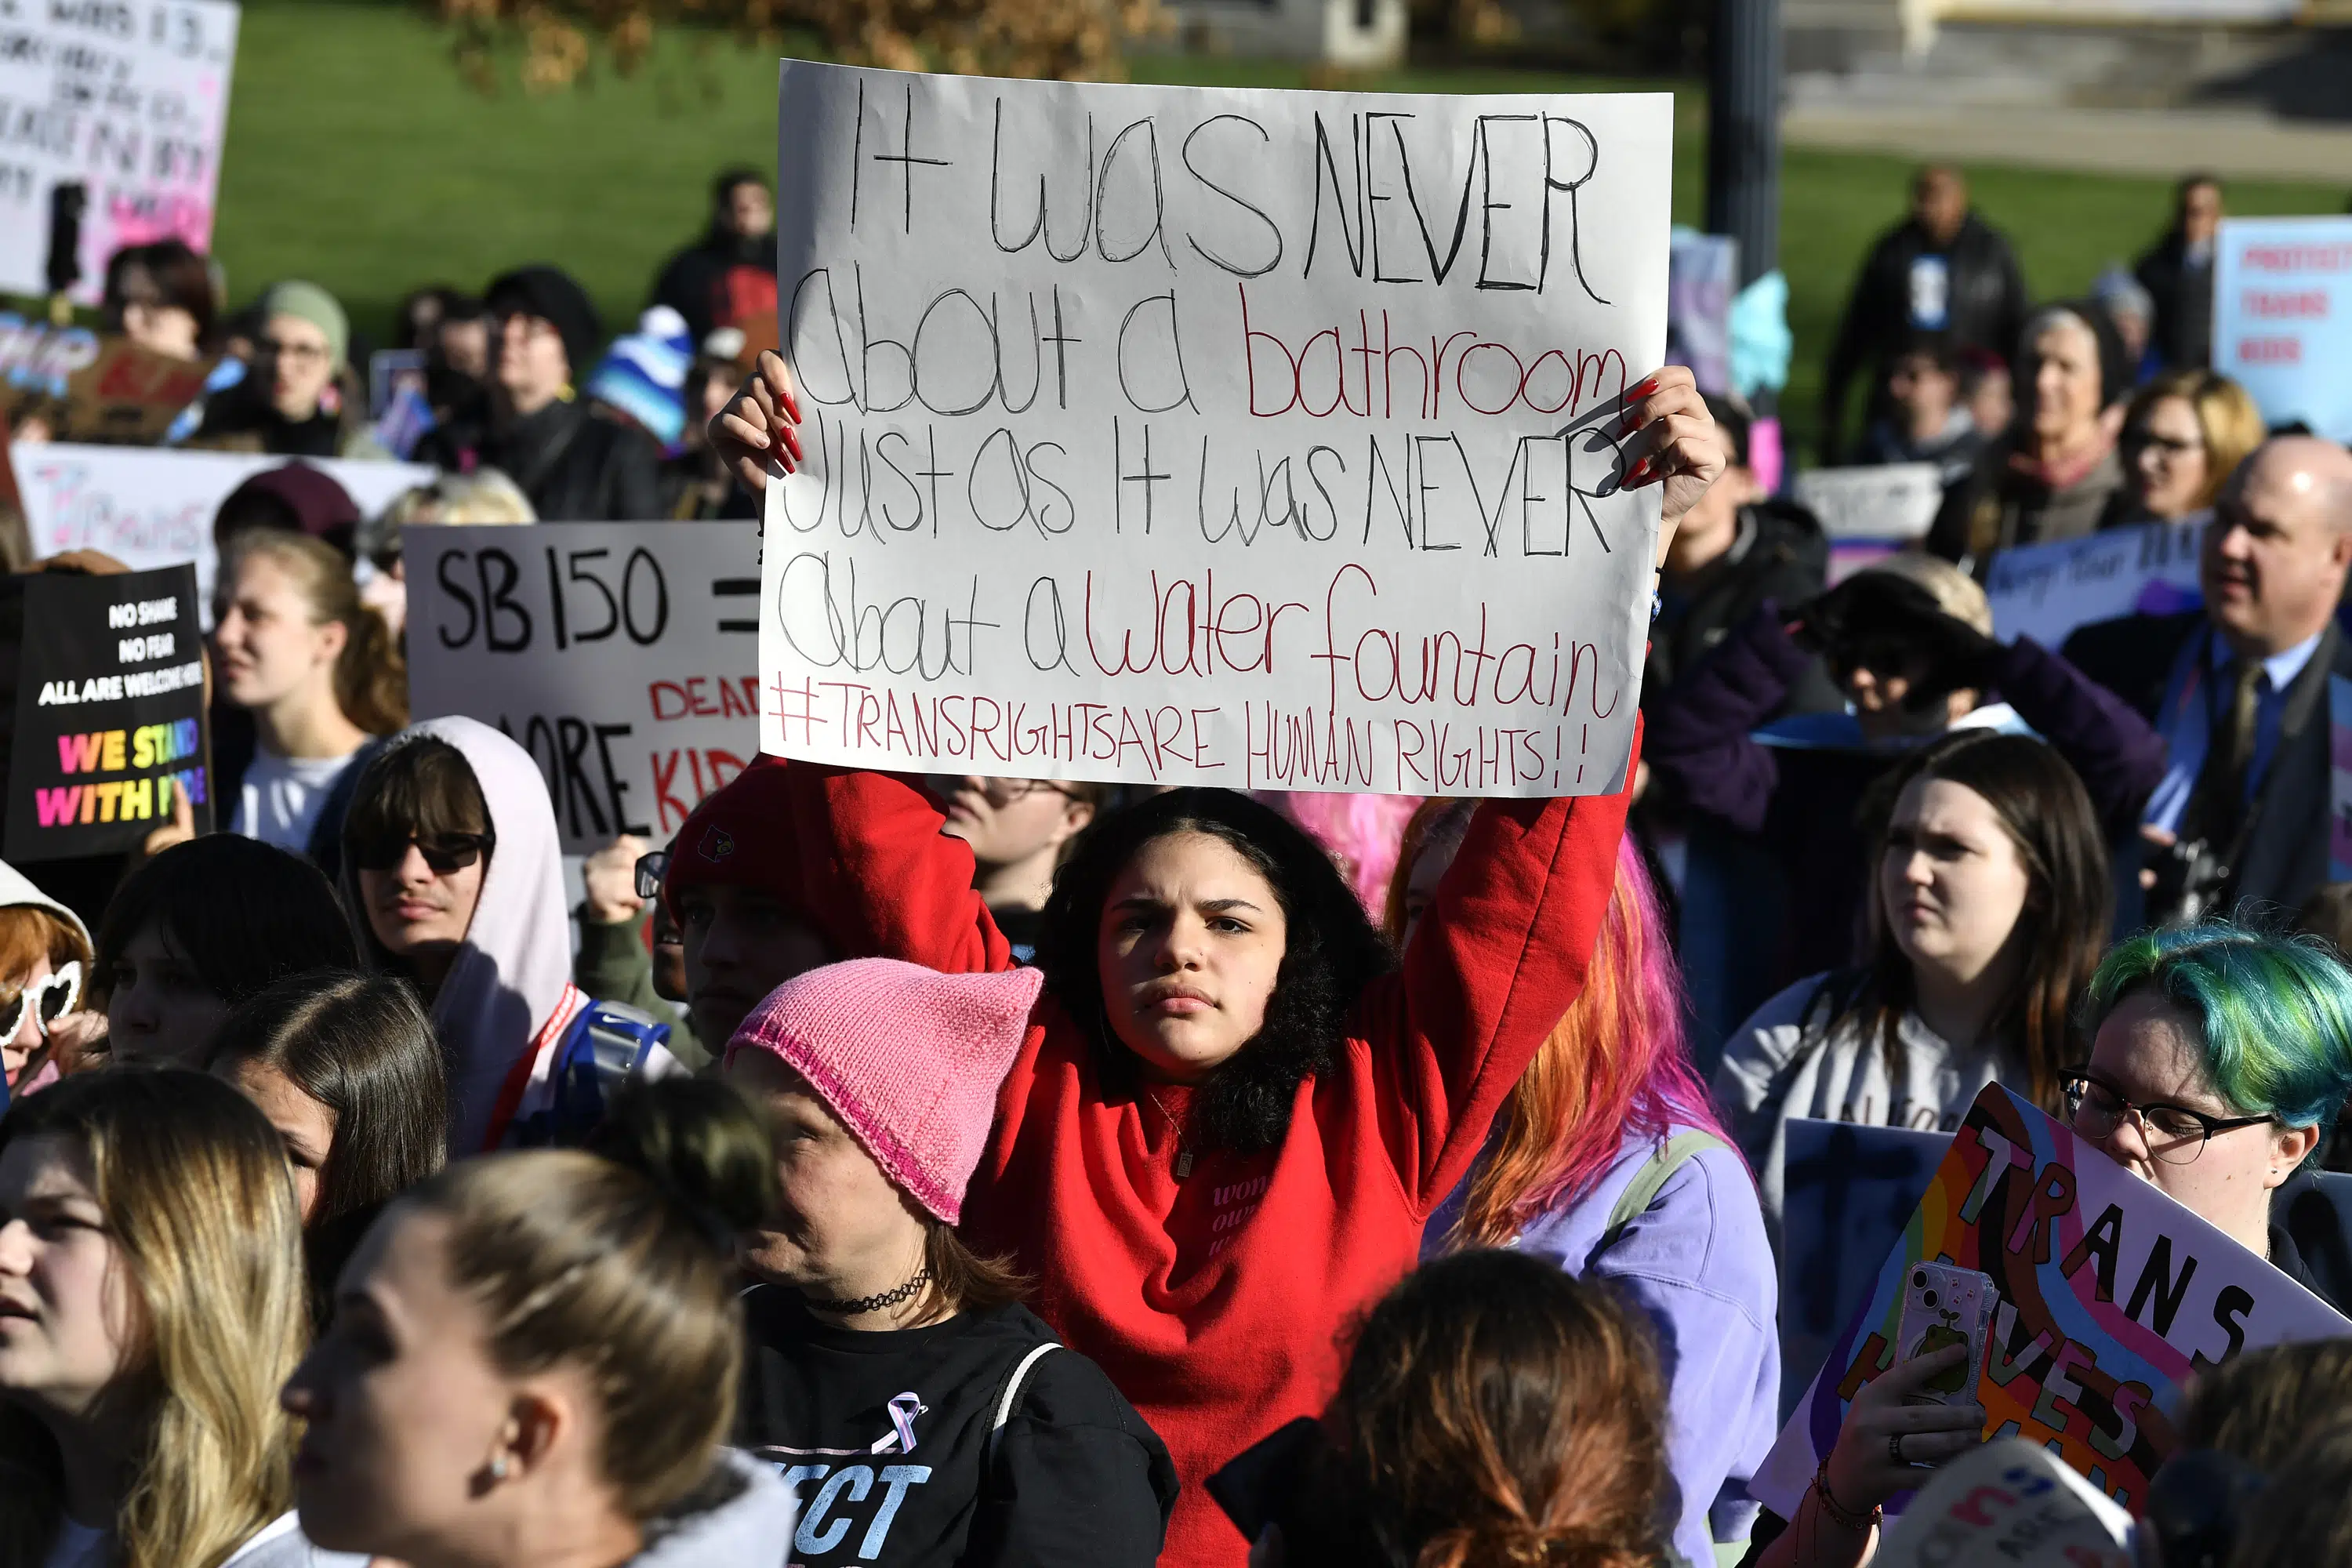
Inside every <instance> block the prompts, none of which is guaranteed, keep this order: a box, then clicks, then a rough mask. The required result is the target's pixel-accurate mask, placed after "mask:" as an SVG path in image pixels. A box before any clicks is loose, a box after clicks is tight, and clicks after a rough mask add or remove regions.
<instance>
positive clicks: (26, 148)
mask: <svg viewBox="0 0 2352 1568" xmlns="http://www.w3.org/2000/svg"><path fill="white" fill-rule="evenodd" d="M236 22H237V8H236V6H235V5H226V4H224V3H223V0H0V292H6V293H16V294H45V293H47V292H48V289H49V277H48V258H49V247H50V242H51V228H52V223H53V219H54V216H55V215H56V213H57V212H58V208H59V207H60V206H61V205H65V204H66V203H67V202H69V201H70V200H71V195H70V192H71V189H72V187H75V186H79V188H80V190H81V193H82V201H81V209H82V210H81V214H80V243H79V246H78V247H76V250H75V255H76V258H78V259H79V263H80V267H81V279H80V281H79V283H77V284H76V285H75V287H74V289H73V297H74V299H75V300H79V302H81V303H83V304H85V305H88V304H95V303H96V302H97V301H98V298H99V292H100V286H101V285H102V284H103V283H104V281H105V279H106V259H107V258H108V257H110V256H112V255H113V254H114V253H115V252H116V251H117V250H119V249H121V247H124V246H126V245H144V244H146V243H147V242H149V241H150V240H157V239H182V240H185V241H186V242H187V243H188V244H189V245H190V246H192V247H194V248H195V249H196V250H198V251H209V250H211V249H212V234H213V196H214V192H215V188H216V187H217V185H218V184H219V180H220V154H221V137H222V134H223V132H225V131H226V129H227V126H228V83H229V70H230V67H231V65H232V63H233V62H234V61H235V60H236ZM61 191H62V192H65V193H67V195H64V196H62V197H61V196H60V195H59V193H60V192H61Z"/></svg>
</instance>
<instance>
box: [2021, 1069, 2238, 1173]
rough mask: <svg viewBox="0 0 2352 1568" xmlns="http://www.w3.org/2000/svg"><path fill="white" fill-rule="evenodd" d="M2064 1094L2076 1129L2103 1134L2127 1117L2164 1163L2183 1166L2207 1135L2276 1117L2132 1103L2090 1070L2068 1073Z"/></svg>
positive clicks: (2106, 1135)
mask: <svg viewBox="0 0 2352 1568" xmlns="http://www.w3.org/2000/svg"><path fill="white" fill-rule="evenodd" d="M2061 1083H2062V1086H2063V1088H2064V1089H2065V1093H2066V1114H2067V1116H2068V1117H2069V1118H2070V1119H2072V1120H2073V1121H2074V1130H2075V1131H2077V1132H2081V1133H2083V1134H2084V1135H2085V1136H2088V1137H2091V1138H2094V1139H2101V1138H2109V1137H2112V1136H2114V1134H2115V1131H2116V1128H2118V1127H2120V1126H2122V1125H2123V1123H2124V1119H2125V1118H2126V1117H2130V1118H2131V1119H2132V1120H2133V1121H2137V1122H2138V1123H2139V1130H2140V1137H2141V1138H2142V1139H2144V1140H2145V1141H2146V1142H2147V1152H2148V1153H2149V1155H2150V1156H2151V1157H2153V1158H2155V1159H2158V1160H2161V1161H2163V1162H2164V1163H2166V1164H2168V1165H2186V1164H2189V1163H2191V1162H2193V1161H2194V1160H2195V1159H2196V1158H2197V1156H2198V1155H2200V1154H2201V1153H2203V1152H2205V1143H2206V1140H2208V1139H2210V1138H2214V1137H2218V1136H2220V1135H2221V1133H2224V1132H2235V1131H2237V1130H2238V1129H2239V1128H2241V1127H2259V1126H2261V1125H2262V1124H2263V1122H2266V1121H2275V1120H2277V1119H2276V1118H2275V1117H2270V1116H2208V1115H2207V1114H2206V1113H2205V1112H2203V1111H2201V1110H2189V1108H2188V1107H2187V1106H2185V1105H2135V1104H2133V1103H2132V1102H2131V1101H2130V1100H2126V1099H2125V1098H2124V1097H2123V1096H2122V1095H2120V1094H2118V1093H2116V1091H2115V1089H2112V1088H2111V1087H2109V1086H2108V1085H2106V1084H2104V1083H2101V1082H2100V1081H2099V1080H2098V1079H2095V1078H2093V1077H2092V1076H2091V1075H2090V1074H2088V1073H2081V1072H2078V1073H2069V1074H2067V1075H2066V1077H2065V1078H2064V1079H2062V1080H2061Z"/></svg>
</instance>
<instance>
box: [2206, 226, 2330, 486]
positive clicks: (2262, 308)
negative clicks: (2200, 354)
mask: <svg viewBox="0 0 2352 1568" xmlns="http://www.w3.org/2000/svg"><path fill="white" fill-rule="evenodd" d="M2213 368H2214V369H2215V370H2218V371H2220V372H2221V373H2222V374H2225V375H2228V376H2231V377H2233V378H2234V379H2235V380H2237V381H2238V382H2239V383H2240V384H2242V385H2243V386H2244V387H2245V389H2246V391H2247V392H2248V393H2250V394H2252V396H2253V400H2254V403H2255V405H2257V406H2258V407H2260V408H2261V409H2262V411H2263V418H2265V419H2267V420H2269V421H2270V422H2271V423H2272V424H2273V425H2284V424H2286V423H2288V422H2290V421H2293V420H2298V419H2299V420H2302V421H2303V422H2305V424H2307V425H2309V426H2311V427H2312V428H2313V429H2315V430H2316V431H2318V432H2319V433H2320V434H2321V435H2323V436H2332V437H2335V438H2336V440H2338V441H2352V217H2267V218H2229V219H2226V220H2224V221H2223V223H2222V225H2221V237H2220V238H2219V239H2217V240H2216V241H2214V247H2213Z"/></svg>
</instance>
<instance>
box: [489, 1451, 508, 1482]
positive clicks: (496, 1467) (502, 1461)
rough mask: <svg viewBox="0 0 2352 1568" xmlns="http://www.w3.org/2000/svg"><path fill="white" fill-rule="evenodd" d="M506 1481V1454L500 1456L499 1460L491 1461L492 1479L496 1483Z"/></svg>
mask: <svg viewBox="0 0 2352 1568" xmlns="http://www.w3.org/2000/svg"><path fill="white" fill-rule="evenodd" d="M490 1479H492V1480H494V1481H502V1480H505V1479H507V1457H506V1456H505V1455H504V1454H500V1455H499V1457H498V1458H495V1459H492V1460H491V1461H490Z"/></svg>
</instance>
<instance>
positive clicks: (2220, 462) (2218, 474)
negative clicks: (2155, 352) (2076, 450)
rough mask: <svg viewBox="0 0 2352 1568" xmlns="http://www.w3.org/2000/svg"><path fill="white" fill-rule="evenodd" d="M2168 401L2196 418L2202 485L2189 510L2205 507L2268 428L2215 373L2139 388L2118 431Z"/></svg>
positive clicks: (2237, 389) (2174, 373)
mask: <svg viewBox="0 0 2352 1568" xmlns="http://www.w3.org/2000/svg"><path fill="white" fill-rule="evenodd" d="M2168 397H2177V398H2179V399H2180V401H2181V402H2183V403H2186V404H2187V405H2189V411H2190V412H2191V413H2193V414H2195V415H2196V416H2197V429H2198V433H2199V434H2200V435H2201V436H2202V437H2204V440H2205V483H2204V486H2203V488H2201V489H2199V490H2198V492H2197V499H2196V500H2195V502H2194V503H2193V505H2194V506H2196V507H2209V506H2211V505H2212V504H2213V500H2214V498H2215V497H2217V496H2219V495H2220V494H2221V487H2222V485H2224V484H2225V483H2227V482H2228V481H2229V478H2230V476H2231V473H2233V472H2235V471H2236V469H2237V467H2238V465H2239V464H2240V463H2242V462H2244V461H2245V460H2246V459H2247V458H2250V457H2252V455H2253V451H2254V448H2255V447H2259V446H2261V445H2262V444H2263V441H2264V440H2266V439H2268V438H2269V436H2270V427H2269V426H2267V425H2265V424H2264V423H2263V411H2262V410H2261V409H2259V408H2257V407H2255V406H2254V400H2253V399H2252V397H2250V396H2248V395H2247V394H2246V389H2245V388H2244V387H2242V386H2240V385H2239V384H2237V383H2236V382H2234V381H2231V379H2230V378H2229V377H2228V376H2226V375H2222V374H2219V373H2218V372H2215V371H2210V370H2195V369H2189V370H2168V371H2166V372H2165V373H2164V374H2161V375H2158V376H2157V377H2156V378H2155V379H2154V380H2152V381H2150V382H2149V383H2148V384H2147V385H2146V386H2143V387H2141V388H2140V389H2139V393H2138V395H2137V396H2135V397H2134V398H2133V399H2132V401H2131V407H2130V408H2129V409H2128V410H2126V413H2125V415H2124V428H2126V430H2128V429H2130V428H2132V427H2133V426H2137V425H2138V424H2139V423H2140V421H2142V420H2144V419H2146V418H2147V416H2148V412H2149V410H2151V409H2153V408H2154V407H2155V406H2156V405H2158V404H2159V403H2162V402H2163V401H2164V400H2165V399H2166V398H2168Z"/></svg>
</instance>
